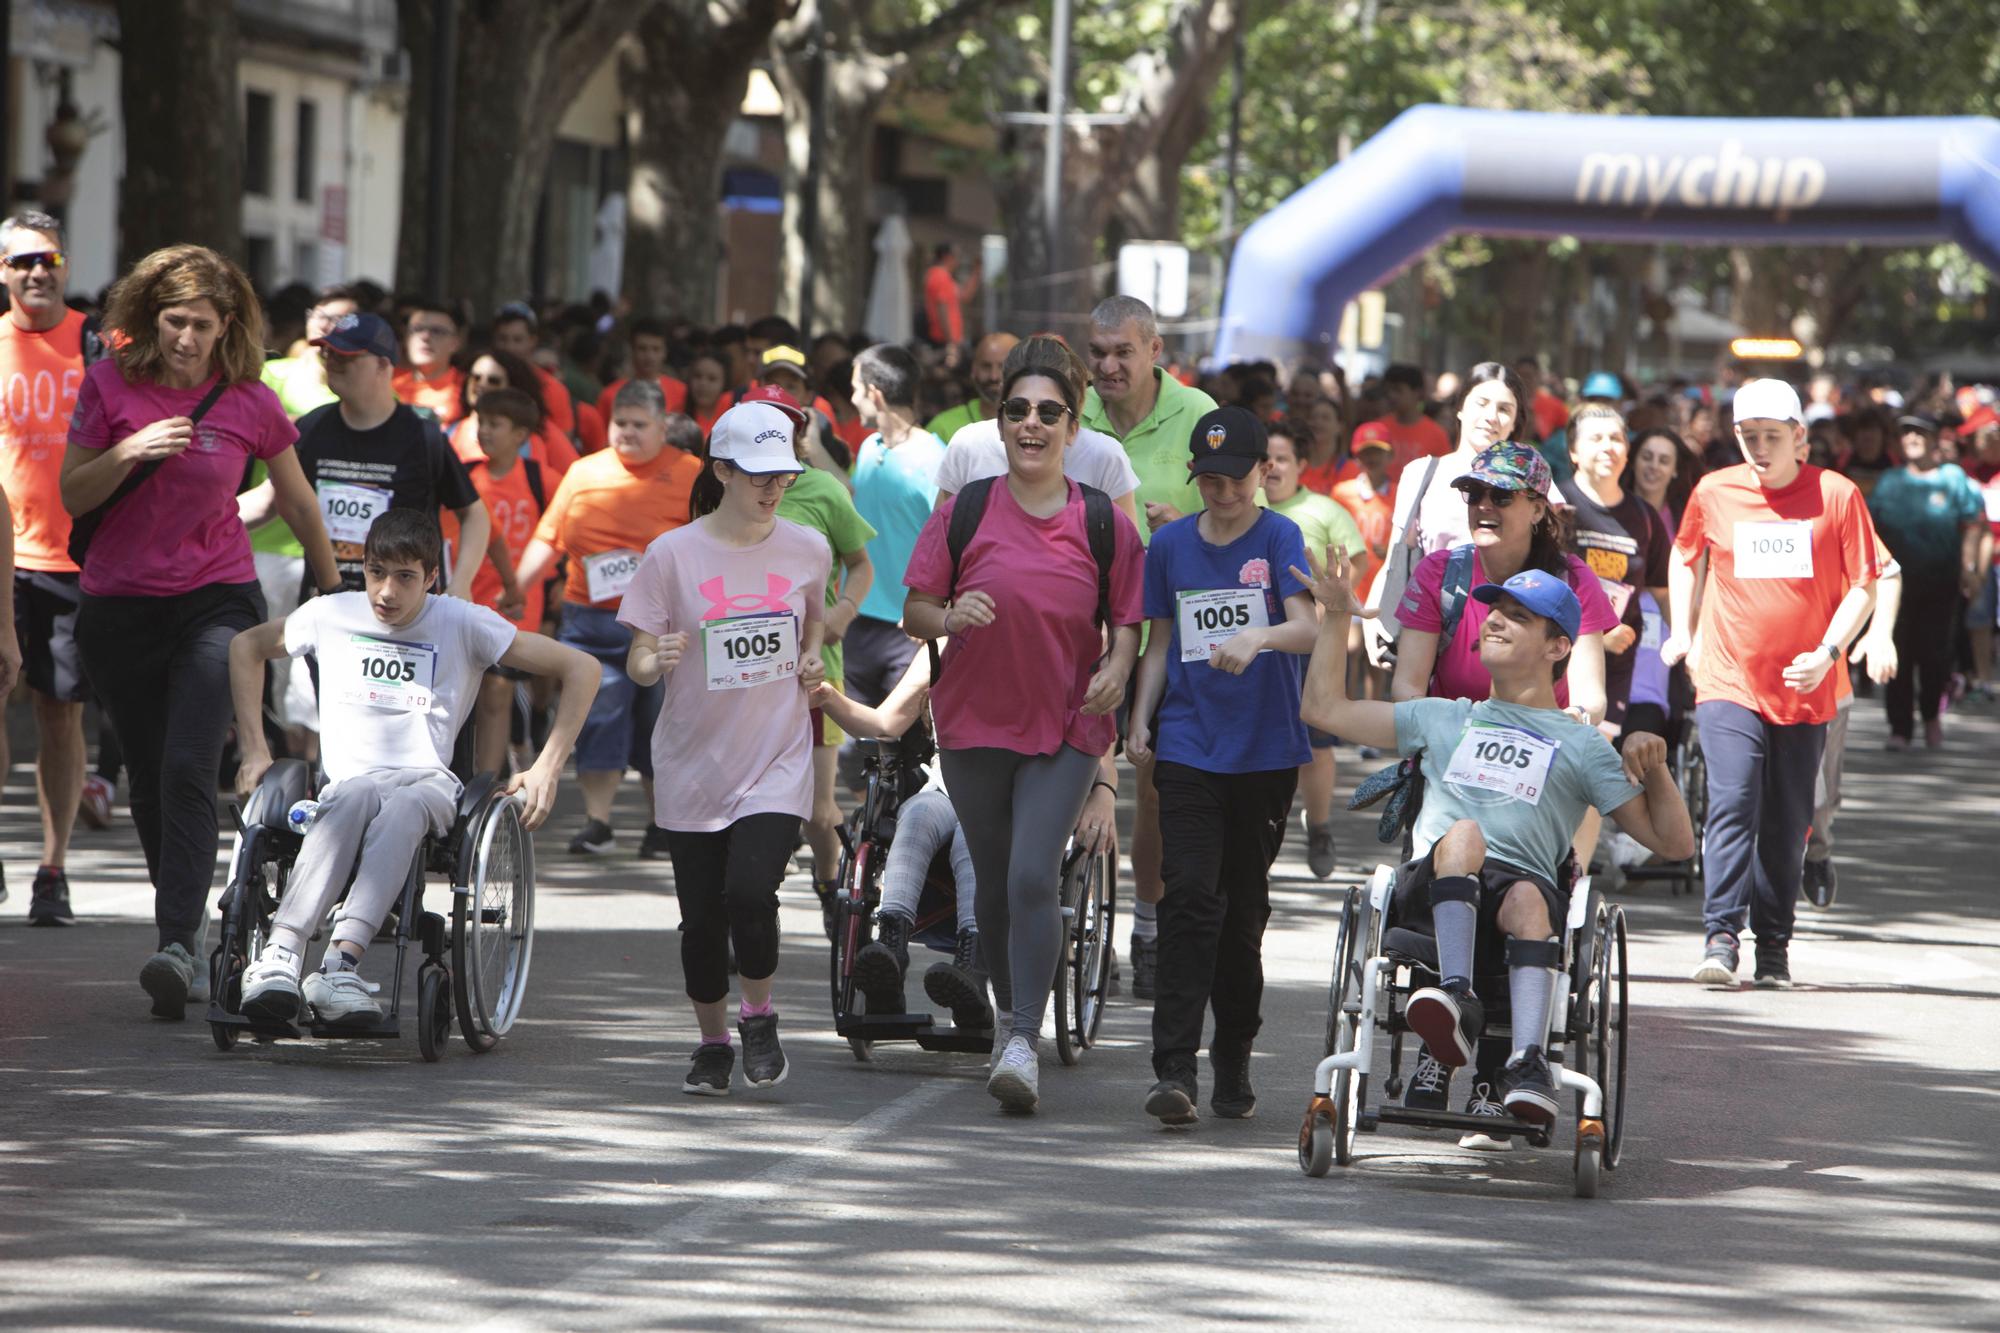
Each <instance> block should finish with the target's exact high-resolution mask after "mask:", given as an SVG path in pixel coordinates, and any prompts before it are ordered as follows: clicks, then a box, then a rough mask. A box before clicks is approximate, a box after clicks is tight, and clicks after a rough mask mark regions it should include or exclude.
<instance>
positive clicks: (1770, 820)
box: [1694, 699, 1826, 944]
mask: <svg viewBox="0 0 2000 1333" xmlns="http://www.w3.org/2000/svg"><path fill="white" fill-rule="evenodd" d="M1694 720H1695V725H1696V726H1697V727H1699V728H1700V729H1701V753H1702V757H1703V758H1704V759H1705V760H1706V761H1707V764H1708V826H1707V828H1706V829H1705V830H1704V832H1703V835H1702V858H1703V861H1704V868H1705V877H1706V879H1707V881H1708V883H1707V886H1706V890H1705V895H1704V897H1703V901H1702V913H1701V914H1702V928H1703V931H1704V933H1706V934H1709V935H1713V934H1715V933H1717V932H1718V931H1726V932H1727V933H1729V934H1731V935H1735V936H1739V937H1740V936H1741V935H1742V934H1743V929H1744V925H1745V923H1746V921H1747V923H1748V925H1749V928H1750V930H1751V932H1752V933H1753V934H1755V935H1756V937H1757V942H1758V943H1759V944H1784V943H1787V942H1789V941H1790V940H1791V938H1792V917H1793V914H1794V912H1795V911H1796V910H1797V908H1798V903H1799V880H1800V877H1801V874H1802V872H1803V870H1804V866H1805V847H1806V833H1807V831H1808V830H1809V829H1810V828H1811V827H1812V816H1813V786H1814V784H1815V783H1816V782H1817V781H1818V778H1819V760H1820V751H1821V748H1822V747H1823V746H1824V745H1825V744H1826V724H1825V723H1824V722H1800V723H1795V724H1793V725H1791V726H1779V725H1778V724H1776V723H1775V722H1767V721H1765V720H1764V719H1763V718H1762V717H1760V716H1758V715H1757V714H1756V713H1753V712H1751V711H1750V710H1749V709H1747V708H1745V707H1743V706H1742V705H1740V704H1733V703H1729V702H1727V701H1726V700H1721V699H1712V700H1710V701H1708V702H1707V703H1703V704H1697V705H1696V706H1695V710H1694Z"/></svg>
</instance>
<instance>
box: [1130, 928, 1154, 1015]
mask: <svg viewBox="0 0 2000 1333" xmlns="http://www.w3.org/2000/svg"><path fill="white" fill-rule="evenodd" d="M1159 960H1160V942H1159V941H1158V940H1157V939H1152V940H1141V939H1135V940H1133V941H1132V998H1133V999H1135V1000H1150V999H1152V998H1153V972H1154V969H1155V968H1156V967H1157V966H1158V964H1159Z"/></svg>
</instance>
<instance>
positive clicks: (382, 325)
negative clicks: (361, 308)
mask: <svg viewBox="0 0 2000 1333" xmlns="http://www.w3.org/2000/svg"><path fill="white" fill-rule="evenodd" d="M311 345H312V346H314V347H324V348H326V349H327V350H328V351H331V352H338V353H339V354H340V355H342V356H379V357H381V358H383V359H384V360H386V361H390V362H393V361H395V359H396V350H397V349H396V335H395V332H394V331H393V330H391V329H390V327H389V323H388V321H387V320H385V319H383V318H382V317H381V316H380V315H370V314H358V315H342V316H341V317H340V318H339V319H337V320H335V321H334V323H333V327H332V328H331V329H328V330H327V334H326V336H325V337H324V338H314V339H313V340H312V344H311Z"/></svg>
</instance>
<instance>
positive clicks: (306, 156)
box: [292, 101, 319, 204]
mask: <svg viewBox="0 0 2000 1333" xmlns="http://www.w3.org/2000/svg"><path fill="white" fill-rule="evenodd" d="M293 153H294V154H295V159H294V163H293V170H292V197H293V198H294V199H297V200H298V201H299V202H300V203H302V204H309V203H311V202H312V201H313V198H314V196H315V195H316V194H317V193H318V190H319V103H317V102H306V101H301V102H300V103H299V134H298V139H297V141H296V143H295V144H294V146H293Z"/></svg>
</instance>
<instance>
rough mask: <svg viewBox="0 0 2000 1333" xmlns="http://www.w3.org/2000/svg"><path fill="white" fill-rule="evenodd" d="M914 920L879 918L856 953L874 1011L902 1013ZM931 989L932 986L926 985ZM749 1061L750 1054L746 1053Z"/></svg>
mask: <svg viewBox="0 0 2000 1333" xmlns="http://www.w3.org/2000/svg"><path fill="white" fill-rule="evenodd" d="M909 939H910V921H909V919H908V918H907V917H904V916H902V915H900V914H898V913H895V912H884V913H882V914H881V915H880V916H879V917H877V918H876V920H875V938H874V939H873V940H871V941H869V942H868V943H867V944H865V945H863V946H862V947H861V951H860V952H859V953H857V954H855V955H854V987H855V989H856V990H858V991H860V992H861V994H862V995H863V996H864V997H866V998H867V1001H868V1012H869V1013H871V1014H900V1013H903V1012H904V1007H903V978H904V976H905V975H907V974H908V972H909V970H910V943H909ZM926 988H927V989H928V986H927V987H926ZM744 1059H745V1061H746V1064H745V1068H748V1064H747V1061H748V1059H749V1057H748V1056H747V1055H746V1056H745V1057H744Z"/></svg>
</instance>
